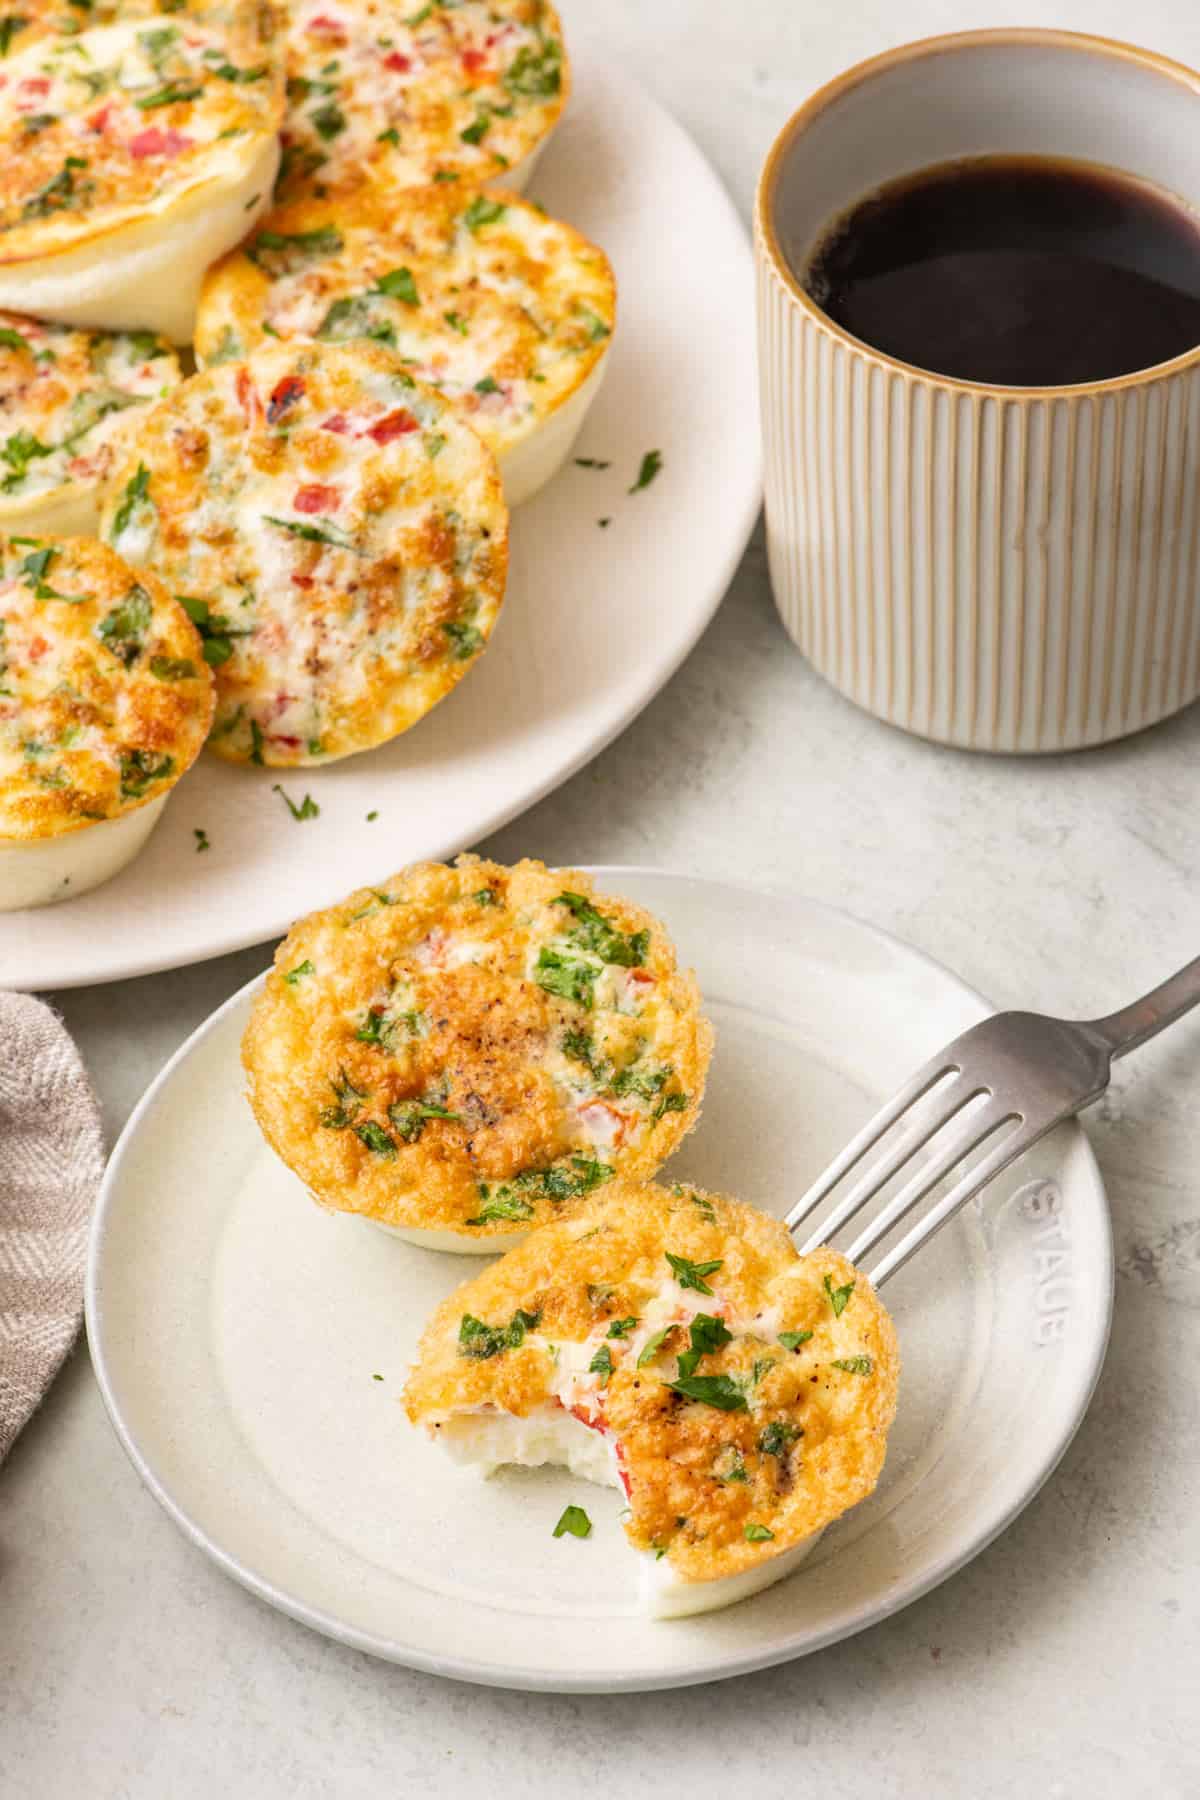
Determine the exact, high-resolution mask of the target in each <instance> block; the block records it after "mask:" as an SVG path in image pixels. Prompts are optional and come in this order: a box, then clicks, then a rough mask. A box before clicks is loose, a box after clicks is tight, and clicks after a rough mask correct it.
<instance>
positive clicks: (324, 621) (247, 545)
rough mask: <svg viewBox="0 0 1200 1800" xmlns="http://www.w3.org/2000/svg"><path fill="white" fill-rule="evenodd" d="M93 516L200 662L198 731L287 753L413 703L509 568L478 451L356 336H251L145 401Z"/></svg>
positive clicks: (324, 750) (310, 757)
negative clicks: (203, 707) (210, 659)
mask: <svg viewBox="0 0 1200 1800" xmlns="http://www.w3.org/2000/svg"><path fill="white" fill-rule="evenodd" d="M101 529H102V532H103V535H104V536H105V537H106V538H107V539H108V540H109V541H110V542H111V543H112V544H113V545H114V547H115V548H116V549H117V550H118V551H119V552H120V553H121V554H122V555H123V556H126V557H128V558H129V560H130V561H132V562H137V563H143V564H148V565H149V566H151V567H153V568H155V569H157V570H158V571H159V572H160V573H161V574H162V575H163V577H164V578H165V579H166V580H167V581H168V582H169V583H170V585H171V588H172V591H173V592H175V593H177V594H180V595H182V596H183V597H184V601H185V604H186V605H187V606H188V607H189V610H191V612H192V615H193V617H194V618H196V619H197V621H198V622H199V624H200V626H201V629H202V630H203V631H204V633H205V635H206V637H207V638H208V640H209V643H210V646H212V647H213V649H214V651H215V654H216V657H217V661H216V670H217V696H218V700H217V717H216V722H215V725H214V728H213V736H212V748H213V749H214V750H215V751H216V752H217V754H218V755H220V756H222V757H224V758H225V759H226V760H228V761H231V762H253V763H265V764H270V765H273V766H275V767H290V766H293V765H296V764H308V763H316V762H322V761H327V760H329V759H331V758H334V757H340V756H348V755H350V754H352V753H353V752H355V751H359V750H366V749H370V748H372V747H373V746H374V745H376V744H380V743H383V742H384V741H385V740H387V739H388V738H392V737H395V736H397V735H398V733H400V732H402V731H405V730H407V729H408V728H409V726H411V725H412V724H414V723H415V722H416V721H417V720H418V719H420V718H422V717H423V716H424V715H425V713H427V712H428V711H429V709H430V708H431V707H432V706H434V705H436V703H437V702H438V701H439V700H440V699H441V698H442V697H443V696H444V695H445V694H447V693H449V691H450V690H451V688H453V687H454V686H455V685H456V684H457V683H458V682H459V681H460V680H461V679H462V677H463V676H464V675H465V674H466V673H467V672H468V670H469V669H470V668H471V667H472V665H473V664H474V663H475V662H476V661H477V659H478V658H479V656H480V655H481V654H482V652H483V650H484V648H485V646H486V644H487V641H488V638H489V636H490V635H491V631H492V628H493V626H494V624H495V622H496V619H497V617H498V615H499V611H500V605H501V602H502V600H503V596H504V585H505V580H506V576H507V568H508V513H507V509H506V508H505V505H504V496H503V492H502V489H501V486H500V477H499V474H498V472H497V469H496V464H495V459H494V458H493V456H492V454H491V452H490V451H489V450H488V449H487V448H486V447H485V446H484V444H483V443H482V442H481V441H480V439H479V437H478V436H477V435H476V434H475V432H473V431H472V430H471V428H470V426H469V425H467V424H466V422H465V421H464V420H463V419H461V418H460V417H459V415H458V413H457V411H456V410H455V409H454V408H453V407H451V406H449V405H448V404H447V403H446V402H445V401H444V400H442V399H441V398H440V397H439V396H438V395H437V394H434V393H432V392H430V391H429V390H428V389H426V388H423V387H422V386H420V384H419V383H417V382H414V381H413V380H412V378H411V376H409V375H408V374H407V372H406V371H405V370H404V369H403V368H402V367H401V366H400V364H399V363H398V362H397V360H396V358H395V357H394V356H393V355H392V354H391V352H390V351H387V350H385V349H384V348H383V347H382V346H381V345H378V344H369V343H355V344H338V345H334V344H316V343H310V342H297V343H280V344H272V343H270V342H267V343H264V344H263V345H262V346H261V347H260V348H259V349H258V350H257V351H256V352H255V354H254V355H253V356H252V357H251V358H250V359H249V360H248V361H247V362H244V363H222V364H220V365H219V366H218V367H216V368H210V369H206V370H204V371H203V372H202V373H201V374H199V375H195V376H193V377H192V379H191V380H190V381H186V382H184V383H183V385H182V386H181V387H179V388H176V389H175V391H174V392H173V393H172V394H171V395H169V396H168V398H167V399H165V400H164V401H162V402H160V404H159V405H158V406H157V407H155V408H154V409H153V410H152V411H151V412H150V413H149V414H148V415H147V417H146V418H145V419H144V420H142V421H141V422H140V423H139V425H138V427H137V430H136V432H135V433H134V434H133V437H132V439H131V441H130V444H129V446H128V449H127V460H126V462H125V463H124V465H123V466H122V467H121V468H120V469H119V470H117V471H116V472H115V473H114V476H113V480H112V485H111V487H110V490H109V495H108V500H107V504H106V507H105V511H104V516H103V519H102V523H101Z"/></svg>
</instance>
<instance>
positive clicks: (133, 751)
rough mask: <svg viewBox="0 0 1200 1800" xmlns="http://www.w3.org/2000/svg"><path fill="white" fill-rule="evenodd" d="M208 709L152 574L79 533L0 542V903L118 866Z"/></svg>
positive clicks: (9, 904) (187, 624)
mask: <svg viewBox="0 0 1200 1800" xmlns="http://www.w3.org/2000/svg"><path fill="white" fill-rule="evenodd" d="M212 712H213V686H212V677H211V675H210V674H209V671H208V669H207V667H206V665H205V662H204V655H203V646H202V644H201V641H200V638H199V635H198V633H197V632H196V630H195V628H194V626H193V625H192V623H191V621H190V620H189V618H188V616H187V614H186V612H185V611H184V609H183V608H182V607H181V606H180V605H179V604H178V603H177V602H176V601H175V600H174V599H172V597H171V595H170V594H169V593H168V591H167V589H166V588H165V587H164V586H163V584H162V582H161V581H160V580H159V579H158V578H157V576H154V575H150V574H147V573H146V572H145V571H138V570H135V569H131V568H130V567H129V566H128V564H126V563H124V562H122V561H121V559H120V558H119V557H118V556H116V555H114V553H113V552H112V551H111V550H109V549H107V548H106V547H105V546H104V545H103V544H100V543H97V542H96V541H95V540H94V539H90V538H37V537H29V536H20V537H16V538H11V537H10V538H0V911H5V912H9V911H13V910H15V909H17V908H20V907H26V906H42V905H46V904H48V903H49V902H51V901H55V900H66V899H72V898H74V896H75V895H77V894H82V893H86V892H87V890H88V889H89V888H93V887H97V886H98V885H99V884H100V883H101V882H102V881H106V880H108V878H109V877H110V876H111V875H115V874H116V873H117V871H118V869H120V868H122V867H124V865H125V864H126V863H127V862H129V861H130V860H131V859H132V857H134V856H135V855H136V854H137V852H138V850H139V849H140V847H141V845H142V844H143V843H144V842H145V840H146V838H147V837H148V836H149V834H150V832H151V830H152V829H153V827H154V825H155V823H156V821H157V819H158V817H159V815H160V813H161V812H162V809H163V806H164V805H165V803H166V799H167V796H168V794H169V793H170V791H171V789H172V788H173V787H174V785H175V783H176V782H177V781H178V780H179V778H180V777H181V776H182V775H183V774H184V773H185V772H186V771H187V769H188V768H189V767H190V766H191V764H192V763H193V762H194V761H195V759H196V757H197V756H198V755H199V753H200V750H201V747H202V746H203V743H204V738H205V734H206V732H207V730H208V727H209V722H210V720H211V718H212Z"/></svg>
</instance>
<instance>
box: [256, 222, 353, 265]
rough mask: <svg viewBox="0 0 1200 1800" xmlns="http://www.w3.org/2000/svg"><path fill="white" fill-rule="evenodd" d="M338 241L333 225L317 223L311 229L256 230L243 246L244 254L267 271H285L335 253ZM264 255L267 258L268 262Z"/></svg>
mask: <svg viewBox="0 0 1200 1800" xmlns="http://www.w3.org/2000/svg"><path fill="white" fill-rule="evenodd" d="M342 244H343V238H342V234H341V232H340V231H339V230H338V228H337V226H336V225H318V226H317V227H316V229H315V230H313V231H260V232H259V234H258V236H257V237H256V238H255V239H254V240H253V242H252V243H251V244H249V245H248V246H247V249H246V255H247V256H248V257H249V258H250V261H251V262H252V263H257V264H258V267H259V268H260V269H263V270H265V272H266V273H267V274H268V275H287V274H290V273H291V272H292V270H293V269H295V268H300V267H302V266H303V265H304V264H305V263H306V262H319V261H320V259H321V258H322V257H323V256H336V255H337V254H338V252H339V251H340V250H341V248H342ZM264 258H270V259H271V263H270V264H269V263H268V262H267V261H265V260H264ZM272 264H273V265H274V266H271V265H272Z"/></svg>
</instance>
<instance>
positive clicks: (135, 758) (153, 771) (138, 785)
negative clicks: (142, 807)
mask: <svg viewBox="0 0 1200 1800" xmlns="http://www.w3.org/2000/svg"><path fill="white" fill-rule="evenodd" d="M174 768H175V758H174V757H173V756H167V755H165V754H164V753H163V752H161V751H158V750H127V751H122V753H121V798H122V799H123V800H140V799H141V797H142V795H143V794H144V793H145V792H146V790H147V789H148V788H150V787H153V785H154V783H155V782H156V781H165V780H166V778H167V776H168V775H170V774H172V773H173V771H174Z"/></svg>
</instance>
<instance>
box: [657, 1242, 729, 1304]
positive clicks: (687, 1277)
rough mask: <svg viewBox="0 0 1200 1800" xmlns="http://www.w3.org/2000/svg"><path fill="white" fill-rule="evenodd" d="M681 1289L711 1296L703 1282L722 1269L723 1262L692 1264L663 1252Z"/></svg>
mask: <svg viewBox="0 0 1200 1800" xmlns="http://www.w3.org/2000/svg"><path fill="white" fill-rule="evenodd" d="M664 1254H665V1256H666V1259H667V1261H668V1262H669V1263H670V1265H671V1268H672V1270H673V1271H674V1274H675V1279H676V1281H677V1282H678V1283H679V1285H680V1287H681V1288H691V1289H693V1291H694V1292H695V1293H697V1294H709V1295H711V1294H712V1289H711V1288H710V1287H709V1285H708V1282H707V1281H706V1280H705V1276H707V1275H715V1274H716V1272H717V1270H718V1269H721V1268H724V1266H725V1265H724V1260H723V1259H720V1258H719V1259H718V1260H717V1261H716V1262H702V1263H698V1262H692V1261H690V1259H689V1258H688V1257H686V1256H675V1255H673V1254H672V1252H671V1251H670V1250H667V1251H665V1252H664Z"/></svg>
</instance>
